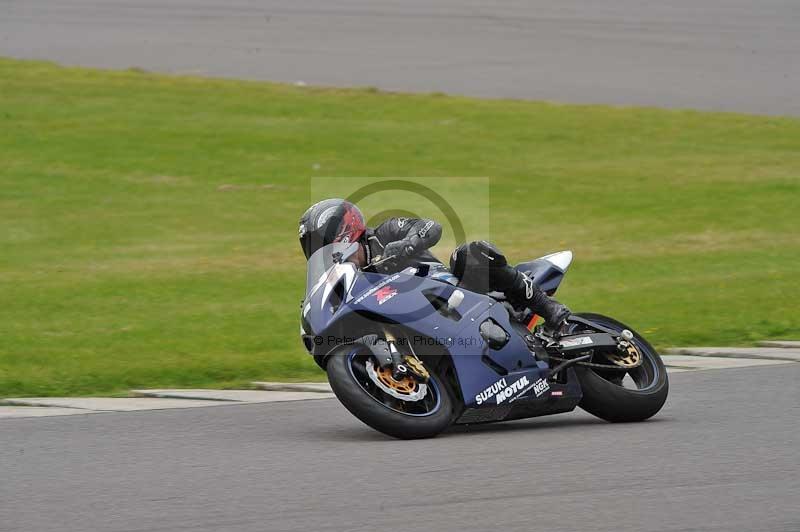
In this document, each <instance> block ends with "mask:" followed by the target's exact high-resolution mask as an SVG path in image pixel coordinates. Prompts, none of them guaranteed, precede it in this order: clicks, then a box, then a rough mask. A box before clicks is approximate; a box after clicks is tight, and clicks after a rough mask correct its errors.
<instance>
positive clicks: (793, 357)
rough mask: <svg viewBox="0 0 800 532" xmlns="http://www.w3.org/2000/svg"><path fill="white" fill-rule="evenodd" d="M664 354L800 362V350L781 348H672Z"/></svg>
mask: <svg viewBox="0 0 800 532" xmlns="http://www.w3.org/2000/svg"><path fill="white" fill-rule="evenodd" d="M664 354H666V355H690V356H698V357H720V358H751V359H761V360H788V361H790V362H800V349H788V348H779V347H672V348H669V349H666V350H664Z"/></svg>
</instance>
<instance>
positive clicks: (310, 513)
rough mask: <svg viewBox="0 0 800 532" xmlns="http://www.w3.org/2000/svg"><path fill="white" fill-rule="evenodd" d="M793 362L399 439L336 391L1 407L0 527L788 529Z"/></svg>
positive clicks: (796, 405) (794, 471)
mask: <svg viewBox="0 0 800 532" xmlns="http://www.w3.org/2000/svg"><path fill="white" fill-rule="evenodd" d="M798 380H800V364H790V365H786V366H776V367H763V368H757V369H754V368H746V369H726V370H709V371H702V372H696V373H680V374H676V375H674V376H673V377H672V381H671V384H672V390H671V395H670V399H669V400H668V402H667V405H666V406H665V408H664V410H662V413H661V414H659V415H658V416H657V417H656V418H654V419H653V420H652V421H649V422H645V423H638V424H623V425H611V424H607V423H605V422H602V421H599V420H596V419H594V418H592V417H590V416H589V415H587V414H584V413H572V414H562V415H559V416H553V417H550V418H539V419H534V420H523V421H516V422H511V423H505V424H496V425H483V426H477V427H473V428H470V429H467V430H465V429H463V428H456V429H454V430H452V431H451V432H449V433H446V434H444V435H442V436H440V437H439V438H436V439H433V440H423V441H397V440H391V439H388V438H385V437H383V436H382V435H380V434H378V433H376V432H374V431H372V430H371V429H369V428H367V427H366V426H364V425H362V424H361V423H360V422H359V421H357V420H356V419H355V418H353V417H351V416H350V415H349V414H348V413H347V412H346V411H345V410H344V408H343V407H341V406H340V405H339V404H338V402H336V401H335V400H316V401H298V402H293V403H273V404H269V405H243V406H230V407H227V406H219V407H212V408H191V409H187V410H164V411H158V412H140V413H123V414H119V413H109V414H91V415H85V416H66V417H52V418H39V419H5V420H0V471H1V472H2V477H0V530H2V531H3V532H17V531H25V532H27V531H31V532H48V531H59V532H70V531H75V532H85V531H87V530H91V531H108V532H123V531H125V532H155V531H175V530H178V531H180V530H191V531H209V532H212V531H213V532H218V531H225V532H242V531H259V532H263V531H270V532H275V531H326V530H350V531H356V530H363V531H369V532H374V531H375V530H430V531H437V532H439V531H451V530H452V531H459V532H467V531H476V532H478V531H480V532H486V531H516V530H519V531H538V530H543V531H545V530H546V531H584V530H586V531H615V532H618V531H631V532H652V531H671V532H678V531H695V530H704V531H715V532H718V531H733V530H736V531H739V530H741V531H759V532H796V531H797V530H800V461H799V460H798V448H800V428H798V419H800V392H799V391H798V386H797V382H798Z"/></svg>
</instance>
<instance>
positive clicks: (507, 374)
mask: <svg viewBox="0 0 800 532" xmlns="http://www.w3.org/2000/svg"><path fill="white" fill-rule="evenodd" d="M357 250H358V245H357V244H347V243H336V244H330V245H328V246H325V247H323V248H321V249H319V250H318V251H317V252H316V253H314V255H312V256H311V258H310V259H309V261H308V277H307V285H306V295H305V298H304V300H303V303H302V306H301V327H300V333H301V336H302V339H303V343H304V345H305V347H306V349H307V350H308V351H309V352H310V353H311V354H312V355H313V356H314V360H315V361H316V362H317V364H319V366H320V367H322V368H323V369H324V370H325V371H326V372H327V375H328V380H329V382H330V384H331V387H332V388H333V391H334V393H335V394H336V397H337V398H338V399H339V400H340V401H341V403H342V404H343V405H344V406H345V407H346V408H347V409H348V410H349V411H350V412H351V413H352V414H353V415H355V416H356V417H357V418H358V419H360V420H361V421H363V422H364V423H366V424H367V425H369V426H370V427H372V428H374V429H376V430H378V431H380V432H383V433H385V434H388V435H390V436H394V437H397V438H404V439H410V438H427V437H432V436H435V435H437V434H438V433H440V432H441V431H443V430H445V429H446V428H447V427H449V426H450V425H452V424H454V423H455V424H471V423H488V422H493V421H504V420H512V419H522V418H530V417H537V416H545V415H550V414H558V413H562V412H569V411H572V410H574V409H575V407H576V406H580V407H581V408H583V409H584V410H586V411H588V412H590V413H592V414H594V415H596V416H598V417H600V418H602V419H605V420H607V421H612V422H631V421H642V420H645V419H647V418H649V417H651V416H653V415H654V414H656V412H658V411H659V410H660V409H661V407H662V406H663V405H664V402H665V401H666V398H667V392H668V388H669V384H668V380H667V372H666V370H665V368H664V364H663V362H662V360H661V358H660V357H659V355H658V353H657V352H656V351H655V349H653V347H652V346H651V345H650V344H649V343H648V342H647V340H645V339H644V338H643V337H642V336H641V335H640V334H638V333H637V332H636V331H634V330H633V329H631V328H630V327H627V326H626V325H624V324H622V323H620V322H618V321H616V320H614V319H611V318H608V317H605V316H602V315H599V314H575V315H573V316H572V317H570V318H569V320H568V323H567V325H566V327H563V328H562V329H561V330H560V331H558V332H557V333H556V332H553V331H549V330H548V329H547V328H546V327H544V326H542V325H536V322H537V319H538V318H537V317H536V316H532V315H530V313H528V314H522V313H520V312H518V311H516V310H515V309H514V308H513V307H511V305H509V304H508V303H507V302H506V301H504V298H503V295H502V294H499V293H490V294H480V293H476V292H471V291H468V290H465V289H464V288H460V287H458V286H455V285H453V284H451V283H448V282H445V281H442V280H438V279H436V276H432V275H430V273H431V271H432V270H431V268H430V265H427V264H420V265H416V266H414V267H409V268H406V269H405V270H403V271H401V272H398V273H393V274H388V275H387V274H382V273H378V272H377V271H372V270H375V266H376V265H377V264H378V263H380V262H382V261H384V260H387V259H381V258H380V257H379V258H378V260H376V261H374V262H373V263H372V264H370V265H369V266H367V267H365V268H363V269H359V268H357V267H356V265H355V264H353V263H352V262H349V261H348V259H349V258H350V257H351V256H353V255H354V254H355V253H356V252H357ZM571 262H572V253H571V252H569V251H562V252H559V253H554V254H551V255H547V256H545V257H542V258H539V259H536V260H533V261H530V262H526V263H523V264H520V265H518V266H517V268H519V269H520V270H522V271H524V272H525V273H526V274H527V275H528V277H530V278H531V279H532V280H533V281H534V282H535V283H537V284H538V285H539V286H540V287H541V288H542V289H543V290H544V291H545V292H547V293H548V294H550V295H552V294H553V293H555V291H556V289H557V288H558V286H559V284H560V283H561V280H562V279H563V277H564V274H565V272H566V270H567V268H568V267H569V265H570V263H571Z"/></svg>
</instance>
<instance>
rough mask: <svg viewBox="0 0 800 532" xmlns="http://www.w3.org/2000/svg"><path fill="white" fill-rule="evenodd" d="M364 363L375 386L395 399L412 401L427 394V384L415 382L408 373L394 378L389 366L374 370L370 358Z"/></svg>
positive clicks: (418, 399) (419, 399)
mask: <svg viewBox="0 0 800 532" xmlns="http://www.w3.org/2000/svg"><path fill="white" fill-rule="evenodd" d="M364 365H365V366H366V368H367V375H369V378H370V380H371V381H372V382H374V383H375V386H377V387H378V388H380V389H381V390H382V391H384V392H386V393H387V394H389V395H391V396H392V397H394V398H395V399H400V400H401V401H408V402H411V403H413V402H416V401H421V400H422V399H424V398H425V396H426V395H427V394H428V386H427V385H425V384H423V383H421V382H417V381H416V380H415V379H414V378H413V377H411V376H410V375H406V376H405V377H403V378H402V379H400V380H395V379H394V377H393V376H392V370H391V368H390V367H386V368H378V369H377V370H376V369H375V363H374V362H373V361H372V360H367V361H366V362H365V364H364Z"/></svg>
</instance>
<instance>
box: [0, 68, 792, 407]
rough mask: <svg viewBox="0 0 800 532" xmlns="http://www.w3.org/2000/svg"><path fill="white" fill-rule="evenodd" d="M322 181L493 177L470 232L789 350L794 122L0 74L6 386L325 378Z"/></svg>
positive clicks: (639, 309)
mask: <svg viewBox="0 0 800 532" xmlns="http://www.w3.org/2000/svg"><path fill="white" fill-rule="evenodd" d="M318 175H325V176H374V177H384V176H394V177H398V176H399V177H403V176H429V177H430V178H431V182H435V179H434V178H436V177H438V176H486V177H488V178H490V180H491V210H490V218H489V221H490V222H491V233H490V234H489V233H487V234H482V235H479V236H483V237H487V238H491V239H493V240H494V241H496V242H497V244H498V245H499V246H501V248H503V249H504V250H506V251H507V253H508V254H509V255H510V256H511V257H512V258H514V259H527V258H531V257H534V256H538V255H541V254H544V253H547V252H550V251H554V250H558V249H563V248H571V249H573V250H574V251H575V253H576V262H575V263H574V266H573V269H572V270H571V272H570V274H569V276H568V277H567V280H566V282H565V284H564V286H563V288H562V291H561V293H560V296H561V299H562V300H563V301H564V302H566V303H567V304H568V305H569V306H570V307H572V308H573V309H576V310H591V311H596V312H601V313H606V314H610V315H612V316H615V317H617V318H619V319H621V320H623V321H626V322H629V323H630V324H631V325H633V326H634V327H636V328H638V329H639V330H640V331H642V332H645V333H647V335H648V336H649V337H650V338H651V339H652V340H653V342H654V343H655V344H657V345H659V346H668V345H679V344H706V345H708V344H714V345H719V344H748V343H750V342H753V341H755V340H758V339H762V338H790V337H800V319H799V318H798V308H799V304H798V301H800V234H799V232H798V228H800V121H798V120H795V119H789V118H774V117H752V116H740V115H734V114H715V113H700V112H693V111H664V110H656V109H640V108H615V107H605V106H576V105H555V104H549V103H536V102H519V101H488V100H476V99H468V98H460V97H447V96H442V95H415V96H412V95H400V94H386V93H381V92H377V91H374V90H324V89H315V88H305V87H303V88H301V87H289V86H283V85H276V84H268V83H254V82H239V81H222V80H208V79H200V78H188V77H168V76H160V75H153V74H149V73H146V72H139V71H128V72H106V71H99V70H88V69H76V68H60V67H57V66H54V65H52V64H46V63H38V62H20V61H12V60H5V59H0V396H14V395H52V394H87V393H119V392H124V391H125V390H127V389H129V388H133V387H143V386H151V387H166V386H233V385H241V384H242V383H246V382H248V381H250V380H254V379H313V378H321V377H322V374H321V372H320V371H319V370H318V369H316V367H315V365H314V364H313V362H312V361H311V359H310V357H309V356H308V355H306V354H305V353H304V351H303V349H302V346H301V345H300V342H299V338H298V334H297V330H298V322H297V311H298V304H299V301H300V299H301V297H302V291H303V283H304V274H303V271H304V261H303V258H302V255H301V253H300V250H299V246H298V245H297V242H296V234H297V219H298V217H299V215H300V214H301V213H302V212H303V210H304V209H305V208H306V206H307V205H308V204H309V202H310V201H311V200H312V199H319V198H317V197H314V195H313V194H312V193H311V192H310V190H311V185H310V179H311V178H312V177H314V176H318ZM385 207H386V208H399V209H402V208H408V206H407V205H386V206H385ZM464 207H465V208H466V209H467V211H469V208H471V205H464ZM448 238H449V240H448V242H446V243H445V244H443V245H442V246H440V249H439V252H440V254H441V255H442V256H443V257H446V256H447V254H448V253H449V251H450V250H449V249H448V246H449V245H450V244H451V243H452V237H451V236H449V237H448Z"/></svg>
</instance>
